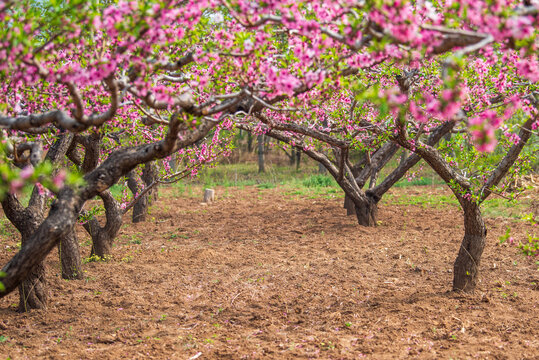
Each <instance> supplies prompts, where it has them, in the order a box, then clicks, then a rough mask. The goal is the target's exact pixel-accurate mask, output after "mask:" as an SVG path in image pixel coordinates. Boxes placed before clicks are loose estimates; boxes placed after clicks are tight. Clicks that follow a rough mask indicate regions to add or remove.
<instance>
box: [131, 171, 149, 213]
mask: <svg viewBox="0 0 539 360" xmlns="http://www.w3.org/2000/svg"><path fill="white" fill-rule="evenodd" d="M127 187H129V190H131V192H132V193H133V197H135V196H137V195H138V194H140V193H142V191H143V190H144V182H143V181H142V178H141V177H140V176H139V175H138V174H137V172H136V171H134V170H133V171H131V172H130V173H129V175H128V176H127ZM149 197H150V196H149V194H148V193H146V194H144V195H142V196H141V197H140V198H139V200H138V201H137V202H136V203H135V205H134V206H133V223H138V222H143V221H146V214H148V207H149V205H150V202H149V200H150V199H149Z"/></svg>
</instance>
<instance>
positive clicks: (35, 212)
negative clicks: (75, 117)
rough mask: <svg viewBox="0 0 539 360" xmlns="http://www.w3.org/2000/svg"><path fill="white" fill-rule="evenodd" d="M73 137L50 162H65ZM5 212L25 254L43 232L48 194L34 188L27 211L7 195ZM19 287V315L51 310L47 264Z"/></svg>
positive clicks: (54, 149)
mask: <svg viewBox="0 0 539 360" xmlns="http://www.w3.org/2000/svg"><path fill="white" fill-rule="evenodd" d="M72 139H73V136H71V135H64V136H61V137H60V138H59V139H58V140H57V141H55V142H54V144H53V145H52V146H51V148H50V149H49V151H48V153H47V156H46V159H48V160H50V161H51V162H52V163H53V164H54V163H57V162H58V161H59V160H60V159H62V158H63V157H64V155H65V153H66V152H67V150H68V148H69V146H70V145H71V142H72ZM2 208H3V209H4V213H5V215H6V217H7V218H8V219H9V220H10V221H11V223H12V224H13V225H14V226H15V227H16V228H17V230H18V231H19V233H20V234H21V252H22V251H23V249H26V248H28V247H31V246H33V244H32V235H33V234H34V232H36V230H37V229H38V228H39V226H40V225H41V223H42V222H43V219H44V213H45V194H41V193H40V192H39V191H38V189H37V188H34V190H33V192H32V194H31V196H30V200H29V202H28V206H27V207H26V208H24V207H23V206H22V204H21V203H20V202H19V199H18V198H17V196H16V195H13V194H7V195H6V196H5V197H4V199H3V200H2ZM20 280H23V281H22V282H21V283H20V286H19V307H18V311H21V312H25V311H29V310H31V309H44V308H46V307H47V298H48V294H47V284H46V279H45V267H44V265H43V263H41V262H36V263H34V264H33V265H32V266H31V267H29V268H28V275H27V276H26V278H24V277H23V278H21V279H20Z"/></svg>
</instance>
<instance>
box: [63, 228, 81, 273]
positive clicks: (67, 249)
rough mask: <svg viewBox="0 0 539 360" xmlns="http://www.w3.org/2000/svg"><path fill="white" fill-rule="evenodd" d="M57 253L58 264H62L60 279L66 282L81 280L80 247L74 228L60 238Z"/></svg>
mask: <svg viewBox="0 0 539 360" xmlns="http://www.w3.org/2000/svg"><path fill="white" fill-rule="evenodd" d="M58 252H59V254H60V263H61V264H62V278H63V279H67V280H80V279H82V262H81V259H80V247H79V241H78V240H77V234H76V233H75V229H74V228H72V229H71V230H70V231H69V233H67V234H66V235H65V236H63V237H62V239H61V240H60V244H59V246H58Z"/></svg>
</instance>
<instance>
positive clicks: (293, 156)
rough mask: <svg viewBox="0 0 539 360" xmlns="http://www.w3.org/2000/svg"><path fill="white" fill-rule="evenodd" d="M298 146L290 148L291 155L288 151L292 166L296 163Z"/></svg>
mask: <svg viewBox="0 0 539 360" xmlns="http://www.w3.org/2000/svg"><path fill="white" fill-rule="evenodd" d="M296 151H298V150H296V148H294V147H293V148H292V149H290V155H288V153H286V155H287V156H288V160H289V161H290V166H294V164H295V163H296Z"/></svg>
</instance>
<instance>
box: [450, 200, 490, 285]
mask: <svg viewBox="0 0 539 360" xmlns="http://www.w3.org/2000/svg"><path fill="white" fill-rule="evenodd" d="M461 204H462V207H463V210H464V239H463V240H462V244H461V245H460V249H459V253H458V256H457V259H456V260H455V264H454V266H453V271H454V273H453V290H455V291H459V290H460V291H466V292H470V291H473V290H474V289H475V287H476V285H477V280H478V278H479V265H480V263H481V255H482V254H483V250H484V248H485V245H486V235H487V230H486V227H485V223H484V221H483V217H482V216H481V210H480V208H479V205H478V204H476V203H473V202H468V201H466V202H464V201H462V202H461Z"/></svg>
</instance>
